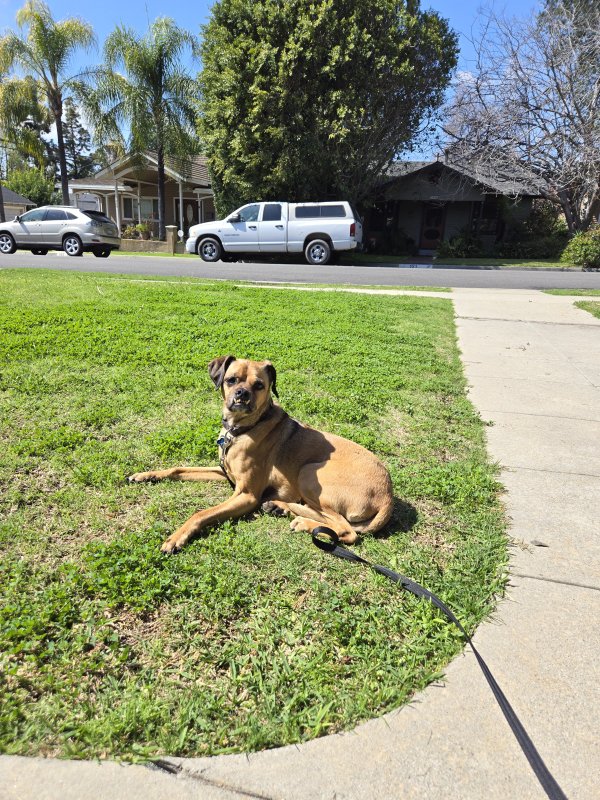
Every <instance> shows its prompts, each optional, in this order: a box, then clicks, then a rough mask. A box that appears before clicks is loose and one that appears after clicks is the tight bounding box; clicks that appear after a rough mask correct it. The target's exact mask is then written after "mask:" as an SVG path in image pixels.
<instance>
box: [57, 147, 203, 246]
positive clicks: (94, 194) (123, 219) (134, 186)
mask: <svg viewBox="0 0 600 800" xmlns="http://www.w3.org/2000/svg"><path fill="white" fill-rule="evenodd" d="M165 178H166V181H165V224H166V225H176V226H177V227H178V229H180V230H183V232H184V234H187V232H188V230H189V228H190V226H191V225H194V224H196V223H197V222H210V221H212V220H214V218H215V206H214V199H213V192H212V189H211V187H210V179H209V177H208V168H207V164H206V159H205V158H204V157H203V156H195V157H193V158H191V159H190V160H189V161H187V162H185V161H175V160H173V159H167V162H166V164H165ZM157 184H158V161H157V157H156V154H155V153H150V152H148V153H143V154H142V155H141V156H139V157H137V158H135V157H134V156H132V155H129V156H125V157H124V158H121V159H119V160H117V161H115V162H114V163H112V164H111V165H110V166H108V167H105V168H104V169H102V170H100V172H97V173H96V174H95V175H94V177H93V178H80V179H75V180H72V181H69V190H70V192H71V202H72V203H73V205H77V206H79V207H81V208H96V209H98V210H101V211H104V213H105V214H107V215H108V216H109V217H112V219H114V220H115V222H116V223H117V224H118V226H119V228H120V229H124V228H125V227H126V226H128V225H136V224H138V223H141V222H148V223H150V225H151V228H152V229H153V233H154V235H155V236H156V235H157V234H158V185H157ZM94 203H95V205H93V204H94Z"/></svg>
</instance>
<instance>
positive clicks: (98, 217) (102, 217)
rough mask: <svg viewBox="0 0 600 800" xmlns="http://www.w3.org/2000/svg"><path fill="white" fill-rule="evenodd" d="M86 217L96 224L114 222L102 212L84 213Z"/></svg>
mask: <svg viewBox="0 0 600 800" xmlns="http://www.w3.org/2000/svg"><path fill="white" fill-rule="evenodd" d="M83 213H84V214H85V215H86V217H89V218H90V219H93V220H95V221H96V222H112V219H110V218H109V217H107V216H106V214H103V213H102V211H83Z"/></svg>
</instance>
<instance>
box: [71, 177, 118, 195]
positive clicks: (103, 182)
mask: <svg viewBox="0 0 600 800" xmlns="http://www.w3.org/2000/svg"><path fill="white" fill-rule="evenodd" d="M56 186H57V188H59V187H60V183H57V184H56ZM69 189H70V190H73V189H75V190H76V191H78V192H108V193H111V192H112V193H114V191H115V181H114V180H112V181H111V180H109V179H108V178H97V177H93V178H72V179H71V180H70V181H69ZM117 191H119V192H130V191H131V186H127V185H126V184H124V183H121V182H117Z"/></svg>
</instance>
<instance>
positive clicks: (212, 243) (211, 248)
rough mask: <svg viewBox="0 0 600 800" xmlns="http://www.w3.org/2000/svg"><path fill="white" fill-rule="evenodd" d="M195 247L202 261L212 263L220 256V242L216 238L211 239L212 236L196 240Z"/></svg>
mask: <svg viewBox="0 0 600 800" xmlns="http://www.w3.org/2000/svg"><path fill="white" fill-rule="evenodd" d="M197 249H198V255H199V256H200V258H201V259H202V261H208V262H209V263H211V264H212V263H213V262H214V261H218V260H219V259H220V258H221V242H220V241H219V240H218V239H213V238H212V236H207V237H206V239H201V240H200V241H199V242H198V248H197Z"/></svg>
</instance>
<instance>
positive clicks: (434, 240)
mask: <svg viewBox="0 0 600 800" xmlns="http://www.w3.org/2000/svg"><path fill="white" fill-rule="evenodd" d="M445 222H446V206H441V205H434V204H433V203H425V204H424V205H423V218H422V223H421V240H420V242H419V248H420V249H421V250H436V249H437V248H438V247H439V244H440V242H441V241H442V240H443V238H444V224H445Z"/></svg>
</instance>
